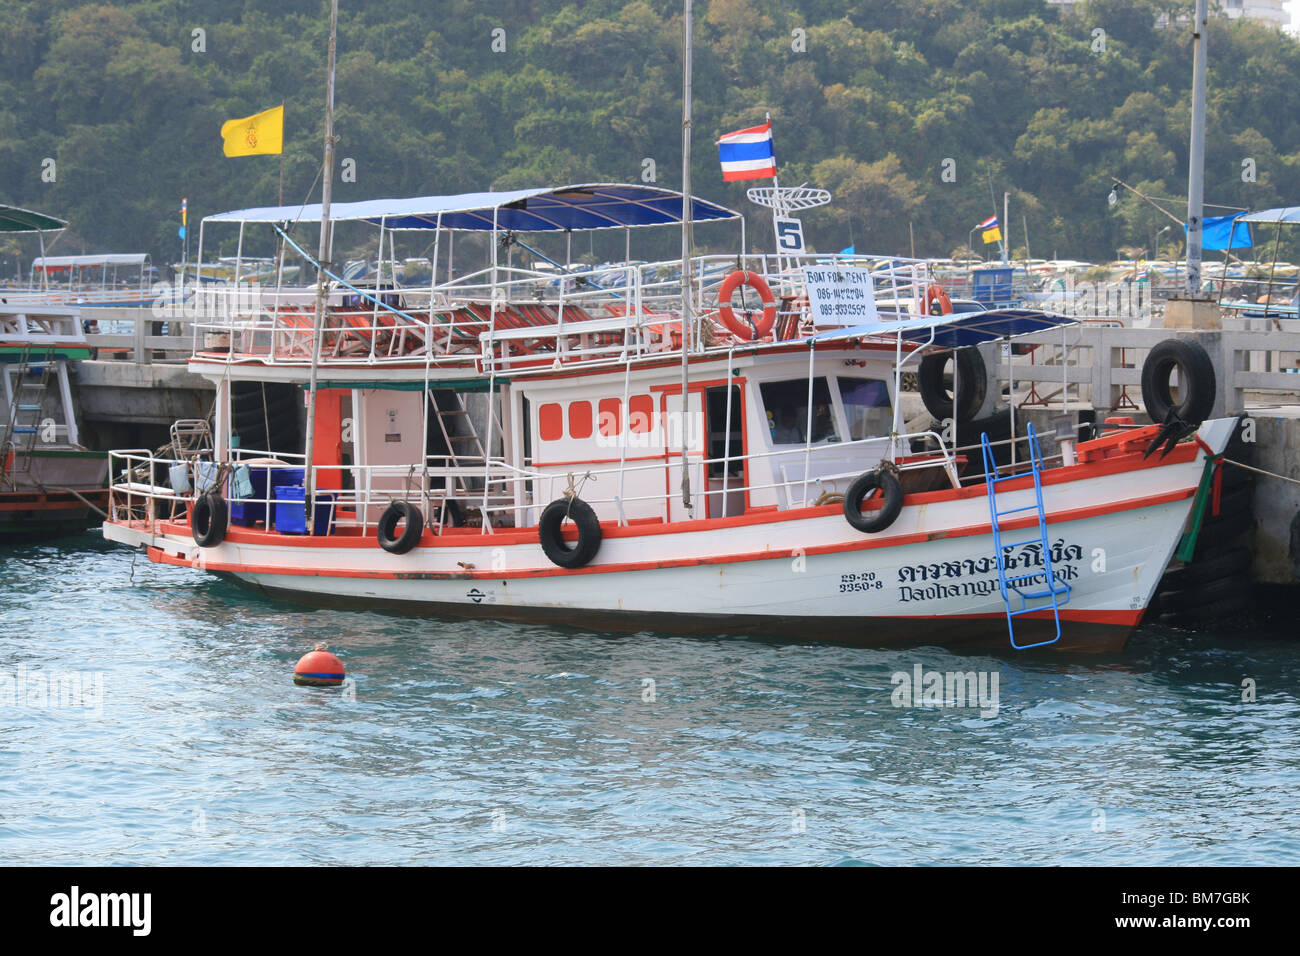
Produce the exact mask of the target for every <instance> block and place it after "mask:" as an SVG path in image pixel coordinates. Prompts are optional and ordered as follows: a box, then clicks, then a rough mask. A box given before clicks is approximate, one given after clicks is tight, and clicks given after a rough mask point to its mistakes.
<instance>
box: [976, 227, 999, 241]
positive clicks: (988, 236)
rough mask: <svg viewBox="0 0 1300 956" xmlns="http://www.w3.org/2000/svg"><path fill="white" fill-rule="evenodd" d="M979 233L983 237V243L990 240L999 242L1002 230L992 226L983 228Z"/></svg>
mask: <svg viewBox="0 0 1300 956" xmlns="http://www.w3.org/2000/svg"><path fill="white" fill-rule="evenodd" d="M980 235H981V236H983V237H984V244H985V245H988V244H989V243H990V242H1000V241H1001V240H1002V230H1001V229H1000V228H998V227H997V226H994V227H993V228H992V229H985V230H984V231H983V232H982V233H980Z"/></svg>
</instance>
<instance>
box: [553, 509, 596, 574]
mask: <svg viewBox="0 0 1300 956" xmlns="http://www.w3.org/2000/svg"><path fill="white" fill-rule="evenodd" d="M566 518H567V519H569V520H570V521H572V522H573V523H574V524H575V525H577V526H578V543H577V544H576V545H574V546H573V547H572V548H570V547H569V545H568V543H567V542H566V541H565V540H564V534H563V526H564V521H565V519H566ZM537 539H538V541H539V542H541V545H542V550H543V551H545V552H546V556H547V557H548V558H550V559H551V563H553V564H556V565H558V566H559V567H562V568H580V567H582V566H583V565H585V564H587V563H588V562H589V561H591V559H592V558H594V557H595V556H596V552H597V551H599V550H600V540H601V532H600V519H598V518H597V517H596V512H595V511H593V510H592V508H591V505H589V504H587V503H586V502H585V501H583V500H582V499H581V498H557V499H555V500H554V501H552V502H551V503H550V504H549V505H547V506H546V508H545V510H543V511H542V517H541V519H540V520H539V521H538V522H537Z"/></svg>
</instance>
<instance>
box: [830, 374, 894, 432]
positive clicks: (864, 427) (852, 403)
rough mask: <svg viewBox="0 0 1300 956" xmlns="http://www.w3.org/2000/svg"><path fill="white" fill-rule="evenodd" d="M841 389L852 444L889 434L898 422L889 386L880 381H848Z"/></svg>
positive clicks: (868, 379)
mask: <svg viewBox="0 0 1300 956" xmlns="http://www.w3.org/2000/svg"><path fill="white" fill-rule="evenodd" d="M836 381H838V382H839V386H840V403H841V404H842V405H843V406H844V418H845V420H846V422H847V424H848V428H849V441H861V440H862V439H864V438H879V437H880V436H881V435H888V434H889V429H890V428H891V427H892V426H893V423H894V412H893V409H892V408H891V407H890V405H889V387H888V386H887V385H886V384H885V383H884V382H882V381H881V380H880V379H876V378H844V377H843V376H839V377H838V378H837V379H836Z"/></svg>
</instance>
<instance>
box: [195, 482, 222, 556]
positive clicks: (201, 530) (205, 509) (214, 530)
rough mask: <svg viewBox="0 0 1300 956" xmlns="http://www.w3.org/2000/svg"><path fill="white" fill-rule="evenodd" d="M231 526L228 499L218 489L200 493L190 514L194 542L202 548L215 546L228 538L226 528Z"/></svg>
mask: <svg viewBox="0 0 1300 956" xmlns="http://www.w3.org/2000/svg"><path fill="white" fill-rule="evenodd" d="M229 527H230V507H229V506H228V505H227V504H226V499H225V498H223V497H221V494H220V493H219V492H216V491H209V492H208V493H207V494H204V495H200V496H199V498H198V500H197V501H195V502H194V510H193V512H191V514H190V531H191V532H192V533H193V535H194V543H195V544H197V545H198V546H199V547H200V548H215V547H216V546H217V545H219V544H220V543H221V542H222V541H225V540H226V530H227V529H228V528H229Z"/></svg>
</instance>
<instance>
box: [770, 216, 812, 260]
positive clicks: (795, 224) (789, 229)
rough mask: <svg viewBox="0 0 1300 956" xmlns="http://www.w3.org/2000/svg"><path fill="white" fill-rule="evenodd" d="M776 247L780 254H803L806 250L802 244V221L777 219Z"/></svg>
mask: <svg viewBox="0 0 1300 956" xmlns="http://www.w3.org/2000/svg"><path fill="white" fill-rule="evenodd" d="M776 249H777V252H779V253H781V254H782V255H792V256H801V255H803V254H804V252H805V251H806V250H805V249H804V244H803V223H802V222H800V221H799V220H798V219H777V220H776Z"/></svg>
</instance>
